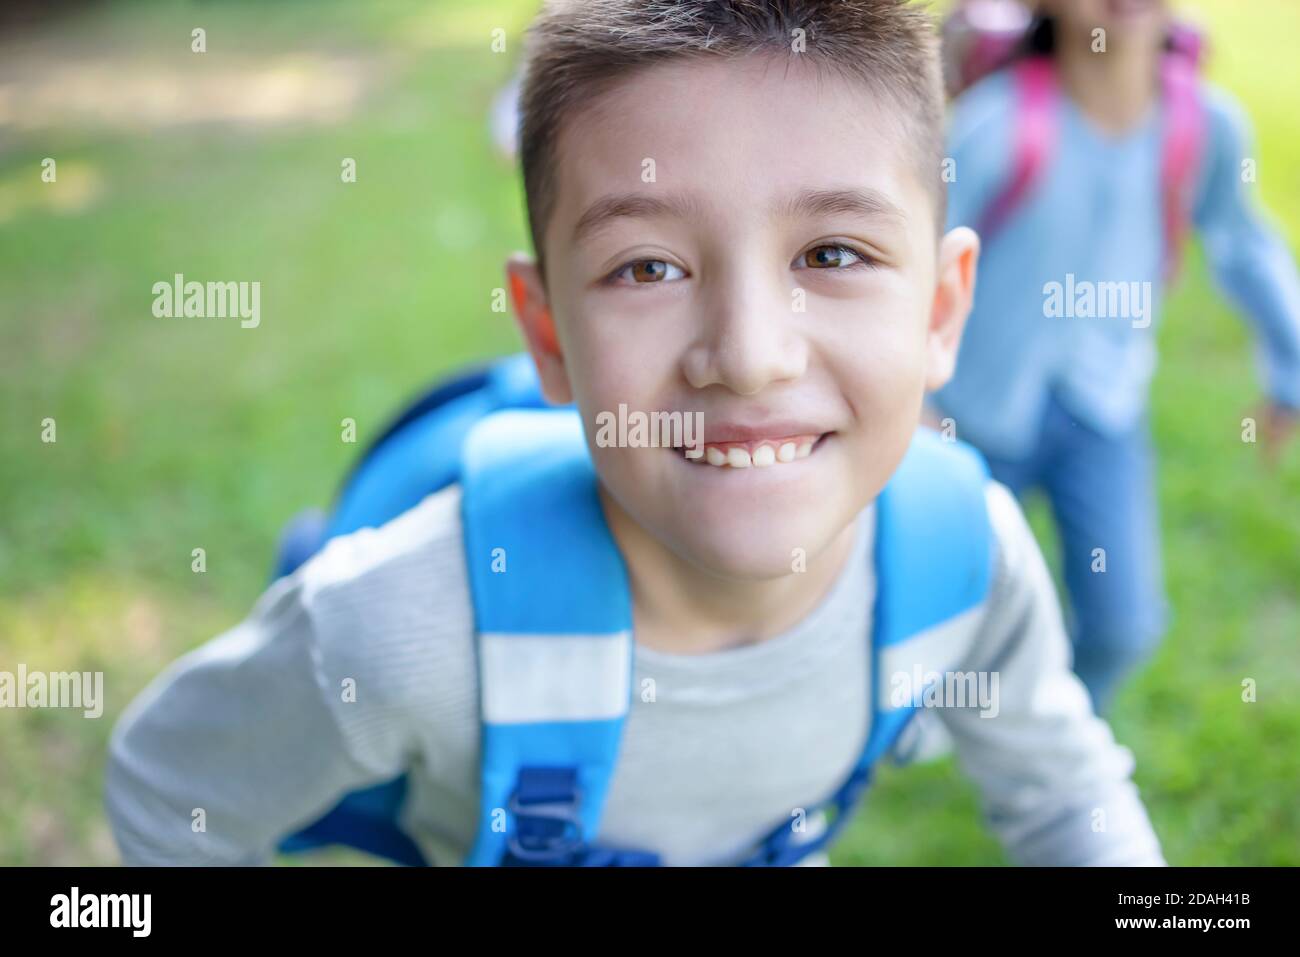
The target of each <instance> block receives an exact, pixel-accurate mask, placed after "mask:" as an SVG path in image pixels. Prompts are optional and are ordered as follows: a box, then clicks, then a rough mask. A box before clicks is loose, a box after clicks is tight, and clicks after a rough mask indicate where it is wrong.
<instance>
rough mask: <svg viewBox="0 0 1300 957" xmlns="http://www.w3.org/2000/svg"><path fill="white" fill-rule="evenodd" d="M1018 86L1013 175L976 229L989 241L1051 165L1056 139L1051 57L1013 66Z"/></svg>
mask: <svg viewBox="0 0 1300 957" xmlns="http://www.w3.org/2000/svg"><path fill="white" fill-rule="evenodd" d="M1010 69H1011V73H1012V82H1013V83H1014V84H1015V88H1016V118H1015V124H1016V129H1015V143H1014V144H1013V151H1014V152H1013V153H1012V168H1011V176H1010V177H1009V178H1008V179H1007V183H1006V185H1005V186H1004V187H1003V189H1002V191H1001V192H1000V193H999V194H998V195H997V196H996V197H994V199H993V201H992V202H991V203H990V204H989V206H988V208H987V209H985V210H984V213H983V214H982V215H981V216H980V219H979V222H978V223H977V224H976V229H977V231H978V232H979V234H980V236H981V237H982V238H983V239H984V240H985V241H986V242H987V241H988V240H989V239H990V238H991V237H992V236H993V235H994V234H995V233H997V232H998V230H1000V229H1001V228H1002V227H1003V226H1004V225H1006V221H1007V219H1008V218H1009V217H1010V216H1011V214H1012V212H1014V211H1015V209H1016V208H1017V207H1018V206H1019V205H1020V203H1021V202H1022V201H1023V200H1024V198H1025V196H1026V194H1028V192H1029V190H1030V187H1032V186H1033V185H1034V183H1035V182H1036V181H1037V179H1038V176H1039V174H1040V173H1041V172H1042V171H1043V169H1044V168H1045V167H1046V166H1047V159H1048V156H1049V155H1050V154H1051V151H1052V147H1053V145H1054V144H1055V141H1056V93H1057V82H1056V68H1055V67H1054V66H1053V64H1052V61H1051V60H1050V59H1049V58H1048V57H1037V56H1036V57H1028V58H1026V59H1024V60H1021V61H1019V62H1018V63H1016V64H1015V65H1014V66H1012V67H1011V68H1010Z"/></svg>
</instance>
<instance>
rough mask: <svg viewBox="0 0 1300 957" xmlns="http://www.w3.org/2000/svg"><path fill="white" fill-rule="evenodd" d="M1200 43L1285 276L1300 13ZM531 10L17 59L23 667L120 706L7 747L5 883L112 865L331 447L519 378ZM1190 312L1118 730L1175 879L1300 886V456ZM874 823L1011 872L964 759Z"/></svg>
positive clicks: (911, 784)
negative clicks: (193, 284) (1222, 877)
mask: <svg viewBox="0 0 1300 957" xmlns="http://www.w3.org/2000/svg"><path fill="white" fill-rule="evenodd" d="M1187 6H1188V7H1189V8H1191V9H1193V10H1196V11H1198V12H1200V13H1201V14H1202V15H1203V16H1204V17H1205V18H1206V19H1208V20H1209V21H1210V22H1211V23H1212V24H1213V31H1214V43H1215V48H1216V55H1215V59H1214V63H1213V74H1214V76H1215V77H1216V78H1217V79H1218V80H1220V81H1221V82H1222V83H1223V84H1224V85H1226V86H1227V87H1228V88H1229V89H1231V90H1232V91H1233V92H1235V93H1236V94H1237V95H1238V96H1239V97H1240V98H1241V99H1242V100H1243V101H1244V102H1245V104H1246V105H1247V107H1248V109H1249V110H1250V112H1251V113H1252V115H1253V117H1254V118H1255V121H1256V125H1257V128H1258V130H1259V133H1260V145H1259V151H1258V156H1259V170H1260V186H1259V188H1260V191H1261V194H1262V195H1263V197H1264V198H1265V199H1266V201H1267V202H1268V204H1269V205H1270V206H1271V208H1272V209H1273V210H1274V212H1275V214H1276V215H1277V216H1278V217H1279V218H1280V219H1281V221H1282V222H1283V225H1284V228H1285V229H1286V230H1287V233H1288V236H1289V237H1290V239H1291V242H1292V245H1293V247H1294V246H1296V245H1297V241H1300V111H1298V110H1297V107H1298V106H1300V103H1298V102H1297V96H1296V94H1295V91H1296V90H1300V60H1297V58H1296V57H1294V56H1293V55H1292V53H1291V50H1290V48H1289V44H1290V42H1291V38H1293V37H1295V36H1297V35H1300V6H1297V5H1296V4H1294V3H1293V2H1292V0H1252V3H1251V4H1250V5H1249V6H1250V13H1249V15H1245V14H1244V13H1243V12H1242V5H1241V4H1240V3H1237V2H1234V0H1199V2H1196V3H1189V4H1187ZM532 10H533V3H531V2H528V0H517V2H504V0H494V2H490V3H485V2H479V0H475V2H473V3H470V2H468V0H463V2H460V3H453V2H442V3H436V4H433V5H427V4H423V3H415V2H410V3H384V4H376V5H354V4H343V3H339V2H330V3H321V2H311V3H307V2H282V3H277V4H274V5H265V4H253V3H223V4H219V5H203V6H200V7H194V6H188V5H176V4H143V3H123V4H119V5H114V6H109V7H99V6H94V7H91V8H90V9H89V10H88V11H87V12H86V13H83V14H79V15H77V16H75V17H72V18H69V19H66V20H60V21H57V22H54V23H52V24H50V25H49V26H48V27H45V28H42V29H40V30H37V31H31V32H24V33H19V34H17V35H13V36H10V37H8V38H6V39H5V40H4V41H0V423H2V425H3V427H2V428H0V502H3V505H0V668H5V669H10V670H12V669H13V668H15V667H16V664H17V662H26V663H27V665H28V667H29V668H31V669H33V670H37V669H40V670H102V671H104V672H105V687H106V693H107V697H108V702H107V706H106V709H105V713H104V716H103V718H102V719H100V720H98V721H87V720H84V719H82V718H80V717H75V716H73V714H72V713H70V712H59V711H50V710H46V711H41V710H34V711H9V712H4V713H0V863H3V864H15V863H30V864H72V863H112V862H114V861H115V860H116V851H115V849H114V847H113V845H112V841H111V838H110V836H109V834H108V831H107V828H106V825H105V823H104V820H103V815H102V813H101V810H100V799H101V787H102V766H103V760H104V748H105V743H106V740H107V737H108V734H109V731H110V729H111V726H112V722H113V721H114V720H115V719H116V717H117V715H118V714H119V713H120V711H121V709H122V708H123V707H124V706H125V704H126V703H127V702H128V701H129V700H130V699H131V698H132V697H133V696H134V695H135V694H136V693H137V692H138V691H139V690H140V688H142V687H143V686H144V684H145V683H146V682H147V681H148V680H149V679H150V678H151V677H152V676H153V675H154V674H156V673H157V672H158V671H159V670H160V669H161V668H162V667H163V666H164V665H165V664H166V663H167V662H169V661H171V660H172V659H173V658H175V657H176V656H177V655H179V654H180V653H182V652H183V651H185V650H187V649H189V648H192V647H194V646H196V645H198V644H200V643H201V642H203V641H205V640H207V639H208V638H210V637H211V636H212V635H214V634H216V633H218V632H219V631H221V630H223V629H224V628H226V627H228V626H229V625H230V624H232V623H233V622H234V621H236V620H237V619H238V618H240V617H242V616H243V615H244V614H245V613H246V612H247V610H248V608H249V606H250V605H251V603H252V601H253V599H254V598H255V597H256V595H257V594H258V592H259V591H260V589H261V587H262V586H263V585H264V583H265V580H266V575H267V572H268V569H269V563H270V559H271V554H272V547H273V542H274V539H275V535H276V533H277V531H278V529H279V528H280V527H281V525H282V524H283V523H284V521H285V520H286V519H287V518H288V517H289V516H290V515H291V514H292V513H293V512H294V511H295V510H297V509H298V508H299V507H301V506H303V505H305V504H311V503H324V502H326V501H327V500H328V498H329V496H330V494H331V492H332V491H333V490H334V488H335V486H336V484H337V482H338V480H339V478H340V476H341V475H342V474H343V472H344V470H345V469H346V468H347V466H348V464H349V463H350V462H351V461H352V459H353V457H354V455H355V454H356V451H357V446H352V445H346V444H343V443H342V442H340V440H339V429H340V420H342V419H343V418H345V417H352V418H355V420H356V422H357V424H358V444H359V445H361V446H364V444H365V443H366V442H367V441H368V439H369V438H373V436H374V435H375V433H376V430H378V429H380V428H382V426H383V424H384V422H385V420H386V418H387V416H388V415H389V414H390V413H391V412H392V411H393V410H394V409H395V407H397V406H398V405H399V404H400V403H401V402H402V401H403V400H404V399H405V398H406V397H407V396H409V395H410V394H411V393H413V392H414V391H416V390H417V389H419V388H420V387H421V386H422V385H423V384H425V383H426V382H428V381H429V380H430V379H431V378H433V377H435V376H437V375H438V374H440V373H442V372H444V371H446V370H449V369H453V368H455V367H456V366H459V365H460V364H462V363H464V362H466V361H469V360H472V359H476V358H480V357H484V356H488V355H492V354H497V353H500V352H503V351H506V350H509V349H513V348H515V347H516V342H517V340H516V339H515V336H514V334H513V332H512V331H511V329H510V327H509V321H508V319H507V318H506V317H505V316H503V315H501V314H498V313H493V312H492V311H491V309H490V304H491V296H492V290H493V289H494V288H496V287H498V286H501V285H503V279H502V272H501V263H502V260H503V258H504V256H505V255H506V254H507V253H509V252H510V251H512V250H514V249H524V248H527V241H526V231H525V228H524V219H523V207H522V198H521V191H520V188H519V186H518V184H517V182H516V177H515V175H514V172H513V170H512V168H511V167H510V166H509V165H508V164H506V163H505V162H504V161H502V160H500V159H499V158H497V156H496V155H495V154H494V152H493V150H492V147H491V145H490V142H489V140H488V137H487V129H486V119H485V115H486V110H487V106H488V103H489V101H490V98H491V97H492V95H493V94H494V93H495V92H496V91H497V90H498V88H499V87H500V86H501V85H502V84H503V83H504V82H505V81H506V80H507V79H508V77H509V75H510V72H511V68H512V66H513V64H514V62H515V53H516V51H515V49H514V47H515V45H516V44H517V42H518V36H519V32H520V30H521V29H522V27H523V26H524V24H526V22H527V20H528V17H529V15H530V13H531V11H532ZM195 26H202V27H204V28H205V29H206V30H207V44H208V52H207V53H206V54H203V55H202V56H201V57H200V56H198V55H195V54H192V53H191V52H190V49H189V48H190V30H191V29H192V28H193V27H195ZM495 27H502V28H504V29H505V30H506V32H507V34H508V36H509V43H510V50H509V51H508V52H507V53H506V54H505V55H497V54H493V53H491V52H490V49H489V43H490V33H491V31H492V29H493V28H495ZM138 89H156V90H157V91H160V92H159V93H158V95H157V96H155V97H153V98H151V99H149V101H148V102H144V101H142V100H140V99H139V97H138V94H137V93H136V92H134V91H136V90H138ZM51 91H56V92H54V93H52V92H51ZM58 91H62V92H58ZM68 91H74V92H75V96H73V95H71V94H69V92H68ZM164 92H165V93H168V94H169V96H168V95H162V93H164ZM4 94H9V96H8V99H6V97H5V95H4ZM6 103H7V104H8V106H4V104H6ZM250 105H252V106H255V107H257V109H256V110H253V111H252V112H251V113H250V111H249V107H250ZM139 115H152V116H154V117H155V119H154V120H153V121H151V122H149V123H138V122H130V121H128V120H129V118H130V117H133V116H139ZM196 115H204V116H210V117H218V118H220V117H226V119H214V120H212V121H210V122H184V120H185V118H186V117H187V116H190V117H192V116H196ZM124 118H126V119H124ZM47 156H49V157H54V158H55V159H56V160H57V162H58V164H59V167H58V169H59V181H58V183H57V184H51V185H47V184H43V183H41V182H40V168H41V166H40V164H41V160H42V158H44V157H47ZM344 157H352V158H355V159H356V161H357V173H358V176H357V179H358V181H357V182H356V183H355V184H348V185H345V184H343V183H341V182H340V177H339V172H340V162H341V160H342V159H343V158H344ZM175 272H183V273H185V274H186V276H187V278H195V279H200V280H205V279H214V278H223V279H226V278H229V279H250V280H251V279H256V280H259V281H261V283H262V291H263V297H262V316H263V319H262V325H261V327H260V328H258V329H256V330H241V329H239V328H238V323H237V322H235V321H233V320H209V321H204V320H191V321H188V322H169V321H165V320H163V321H160V320H155V319H153V317H152V316H151V314H150V305H151V303H152V294H151V292H150V287H151V286H152V284H153V283H154V282H156V281H158V280H159V279H163V278H166V277H170V276H171V275H172V274H173V273H175ZM1170 309H1171V314H1170V315H1169V316H1167V317H1166V321H1165V326H1164V330H1163V333H1162V338H1163V346H1164V352H1163V359H1162V362H1163V365H1162V368H1161V372H1160V375H1159V378H1158V380H1157V385H1156V395H1155V412H1156V432H1157V438H1158V443H1159V446H1160V450H1161V453H1162V459H1161V492H1162V498H1163V504H1164V512H1163V517H1164V529H1165V535H1166V541H1165V554H1166V565H1167V576H1168V582H1169V590H1170V594H1171V598H1172V602H1173V606H1174V613H1175V616H1176V617H1175V622H1174V628H1173V630H1172V632H1171V634H1170V635H1169V637H1168V638H1167V640H1166V642H1165V644H1164V646H1163V648H1162V650H1161V652H1160V653H1159V655H1158V657H1157V659H1156V660H1155V661H1154V663H1153V664H1152V666H1151V667H1150V668H1149V669H1148V670H1147V671H1146V672H1145V673H1144V674H1143V675H1142V676H1141V677H1140V678H1139V679H1138V680H1137V681H1135V682H1134V683H1133V684H1132V685H1130V686H1129V688H1128V689H1127V691H1126V692H1125V693H1124V694H1123V695H1122V697H1121V699H1120V701H1119V704H1118V707H1117V711H1116V714H1115V716H1114V725H1115V728H1116V732H1117V735H1118V736H1119V737H1120V739H1121V740H1122V741H1124V742H1125V743H1126V744H1128V745H1129V746H1130V747H1131V748H1132V749H1133V751H1134V753H1135V754H1136V756H1137V759H1138V769H1139V770H1138V781H1139V784H1140V786H1141V788H1142V791H1143V794H1144V796H1145V797H1146V800H1147V803H1148V806H1149V807H1150V809H1151V812H1152V814H1153V817H1154V819H1155V823H1156V827H1157V830H1158V831H1159V833H1160V836H1161V838H1162V840H1163V842H1164V845H1165V849H1166V853H1167V856H1168V857H1169V859H1170V860H1171V861H1172V862H1175V863H1180V864H1212V863H1225V864H1297V863H1300V801H1298V800H1297V795H1298V794H1300V654H1298V653H1297V638H1300V596H1298V594H1297V592H1298V591H1300V504H1298V500H1300V455H1297V454H1295V450H1293V453H1292V454H1291V455H1290V456H1289V457H1288V459H1287V461H1286V463H1285V464H1284V467H1283V468H1282V469H1280V470H1278V471H1277V472H1274V473H1269V472H1267V471H1266V470H1265V469H1263V468H1261V467H1260V466H1259V464H1258V462H1257V456H1256V449H1255V447H1253V446H1249V445H1243V444H1242V442H1241V441H1240V439H1239V432H1240V424H1239V423H1240V420H1241V418H1242V416H1244V415H1246V414H1248V413H1249V409H1250V406H1251V404H1252V402H1253V401H1254V398H1255V396H1256V391H1255V385H1254V381H1255V380H1254V378H1253V370H1252V367H1251V364H1250V359H1249V337H1248V335H1247V333H1246V331H1245V329H1244V327H1243V326H1242V325H1241V324H1240V323H1238V322H1236V321H1235V320H1234V319H1233V317H1232V314H1231V313H1230V311H1229V310H1228V309H1227V308H1226V307H1225V306H1224V305H1223V304H1222V303H1221V301H1220V300H1219V299H1218V298H1217V297H1216V296H1215V294H1214V293H1213V291H1212V290H1211V289H1210V288H1209V287H1208V286H1207V283H1206V280H1205V278H1204V272H1203V270H1202V269H1201V268H1200V264H1199V261H1194V262H1193V264H1192V267H1191V269H1190V270H1189V275H1188V277H1187V279H1186V280H1185V282H1184V283H1183V285H1182V286H1181V287H1180V289H1179V290H1178V291H1177V293H1176V295H1174V297H1173V299H1172V302H1171V306H1170ZM47 416H48V417H53V418H54V419H55V420H56V421H57V428H58V441H57V443H55V444H43V443H41V441H40V429H41V420H42V419H44V418H46V417H47ZM1032 515H1033V518H1034V520H1035V524H1036V527H1038V528H1040V529H1044V531H1045V527H1044V523H1043V514H1042V510H1041V509H1033V510H1032ZM1045 534H1046V531H1045ZM197 547H202V548H204V549H206V552H207V572H206V574H203V575H196V574H194V573H192V572H191V570H190V562H191V557H190V556H191V550H192V549H194V548H197ZM1247 677H1249V678H1254V679H1255V680H1256V681H1257V682H1258V702H1257V703H1254V704H1249V705H1247V704H1243V703H1242V702H1241V700H1240V686H1241V682H1242V680H1243V679H1244V678H1247ZM868 808H869V810H867V811H866V812H864V813H863V814H862V815H860V816H859V818H858V820H857V821H855V822H854V825H853V827H852V829H851V831H850V833H849V835H848V837H847V838H846V839H845V840H844V841H843V842H842V844H841V845H840V846H839V847H838V849H837V851H836V854H835V855H834V857H835V859H836V860H837V861H838V862H840V863H886V864H921V863H936V862H941V863H953V864H967V863H991V862H992V863H996V862H999V861H1001V860H1002V855H1001V853H1000V851H999V849H998V847H997V845H996V843H995V842H994V841H993V840H992V839H991V838H990V837H989V836H988V835H987V834H986V833H985V831H984V830H983V828H982V826H981V824H980V822H979V817H978V806H977V801H976V797H975V794H974V792H973V790H972V788H971V787H970V786H969V785H968V784H967V783H965V781H964V780H963V779H962V777H961V776H960V774H959V773H958V772H957V770H956V768H955V766H954V764H953V762H952V761H951V760H949V761H944V762H940V763H938V764H935V765H932V766H928V767H924V768H914V769H908V770H907V771H906V772H901V771H897V770H891V769H886V770H885V771H884V772H883V773H882V774H881V779H880V783H879V785H878V787H877V788H876V789H875V791H874V792H873V793H872V794H871V795H870V797H869V799H868ZM325 859H328V860H346V859H351V858H349V857H348V856H346V855H327V856H326V858H325Z"/></svg>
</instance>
